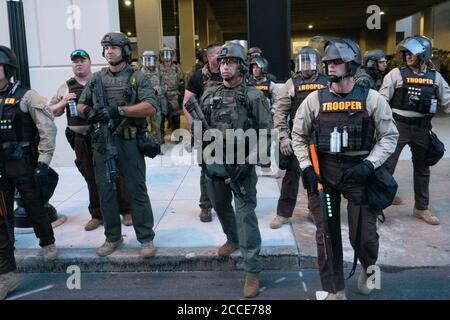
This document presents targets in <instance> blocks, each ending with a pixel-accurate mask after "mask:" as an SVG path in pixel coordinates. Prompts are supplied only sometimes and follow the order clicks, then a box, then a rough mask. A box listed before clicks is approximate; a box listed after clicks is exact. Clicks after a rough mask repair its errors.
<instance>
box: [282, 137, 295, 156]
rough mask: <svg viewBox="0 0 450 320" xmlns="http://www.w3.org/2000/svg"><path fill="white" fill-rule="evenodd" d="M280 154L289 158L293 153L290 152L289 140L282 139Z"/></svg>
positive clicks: (290, 144) (290, 143) (290, 142)
mask: <svg viewBox="0 0 450 320" xmlns="http://www.w3.org/2000/svg"><path fill="white" fill-rule="evenodd" d="M280 152H281V153H282V154H283V155H284V156H290V155H291V154H292V153H293V152H294V151H293V150H292V141H291V139H289V138H284V139H283V140H281V142H280Z"/></svg>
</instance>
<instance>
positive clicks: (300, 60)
mask: <svg viewBox="0 0 450 320" xmlns="http://www.w3.org/2000/svg"><path fill="white" fill-rule="evenodd" d="M317 69H318V65H317V56H316V55H315V54H313V53H300V54H298V55H297V57H296V59H295V71H296V72H300V71H317Z"/></svg>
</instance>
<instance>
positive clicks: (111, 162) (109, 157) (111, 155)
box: [94, 74, 118, 190]
mask: <svg viewBox="0 0 450 320" xmlns="http://www.w3.org/2000/svg"><path fill="white" fill-rule="evenodd" d="M95 84H96V86H97V92H98V97H99V99H98V100H99V110H101V109H105V108H106V105H107V101H106V98H105V92H104V91H103V84H102V78H101V76H100V74H97V76H96V79H95ZM113 129H114V121H113V120H112V119H110V120H109V122H108V123H107V124H101V123H97V124H96V125H95V129H94V136H97V137H102V138H103V139H102V140H101V141H102V142H103V143H104V146H105V160H104V161H105V165H106V179H107V181H108V183H112V184H113V186H114V190H115V189H116V180H117V175H118V173H117V163H116V161H117V147H116V146H115V145H114V143H113V140H112V134H111V132H112V131H113Z"/></svg>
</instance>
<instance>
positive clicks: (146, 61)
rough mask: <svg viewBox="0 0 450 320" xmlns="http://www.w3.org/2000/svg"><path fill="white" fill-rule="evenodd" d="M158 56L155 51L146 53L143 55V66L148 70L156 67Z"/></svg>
mask: <svg viewBox="0 0 450 320" xmlns="http://www.w3.org/2000/svg"><path fill="white" fill-rule="evenodd" d="M156 59H157V58H156V54H155V53H154V52H153V51H144V53H142V65H143V66H144V67H146V68H154V67H156Z"/></svg>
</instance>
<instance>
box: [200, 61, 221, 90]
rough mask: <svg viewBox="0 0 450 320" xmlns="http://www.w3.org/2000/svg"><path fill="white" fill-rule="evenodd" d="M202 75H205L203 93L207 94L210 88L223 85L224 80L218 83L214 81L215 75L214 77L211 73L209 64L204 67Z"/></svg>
mask: <svg viewBox="0 0 450 320" xmlns="http://www.w3.org/2000/svg"><path fill="white" fill-rule="evenodd" d="M202 75H203V92H205V91H206V90H207V89H208V88H210V87H212V86H217V85H219V84H221V83H222V80H220V81H216V80H213V79H212V77H213V75H212V73H211V71H210V70H209V68H208V65H207V64H206V65H204V66H203V68H202ZM221 78H222V77H221ZM202 94H203V93H202ZM200 96H201V95H200Z"/></svg>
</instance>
